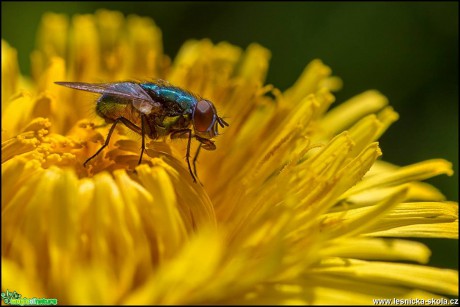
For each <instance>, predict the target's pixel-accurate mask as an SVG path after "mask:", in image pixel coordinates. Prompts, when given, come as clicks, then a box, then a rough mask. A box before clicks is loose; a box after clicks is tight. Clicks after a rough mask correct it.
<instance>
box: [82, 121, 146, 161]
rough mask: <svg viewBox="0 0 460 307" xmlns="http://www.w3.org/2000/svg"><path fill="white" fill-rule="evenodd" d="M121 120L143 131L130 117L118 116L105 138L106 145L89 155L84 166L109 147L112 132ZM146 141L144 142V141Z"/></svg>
mask: <svg viewBox="0 0 460 307" xmlns="http://www.w3.org/2000/svg"><path fill="white" fill-rule="evenodd" d="M119 122H122V123H123V124H125V126H127V127H128V128H130V129H131V130H133V131H135V132H137V133H141V132H142V131H141V129H140V128H139V127H138V126H136V125H135V124H133V123H132V122H130V121H129V120H128V119H126V118H125V117H123V116H120V117H118V118H117V119H116V120H115V121H114V122H113V124H112V127H110V130H109V133H108V134H107V137H106V139H105V143H104V145H102V146H101V148H99V150H98V151H96V153H95V154H94V155H92V156H91V157H89V158H88V159H87V160H86V161H85V162H84V163H83V166H84V167H86V164H87V163H88V162H89V161H91V160H92V159H94V158H95V157H96V156H97V155H98V154H99V153H100V152H101V151H102V150H103V149H104V148H106V147H107V145H109V142H110V138H111V137H112V133H113V131H114V130H115V127H116V126H117V124H118V123H119ZM142 141H144V138H142ZM143 143H144V142H143ZM141 159H142V154H141Z"/></svg>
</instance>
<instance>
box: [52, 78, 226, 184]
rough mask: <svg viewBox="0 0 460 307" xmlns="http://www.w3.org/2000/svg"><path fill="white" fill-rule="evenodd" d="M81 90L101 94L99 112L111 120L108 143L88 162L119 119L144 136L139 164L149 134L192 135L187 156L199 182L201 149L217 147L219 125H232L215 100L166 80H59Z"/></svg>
mask: <svg viewBox="0 0 460 307" xmlns="http://www.w3.org/2000/svg"><path fill="white" fill-rule="evenodd" d="M55 83H56V84H59V85H63V86H66V87H70V88H73V89H77V90H82V91H87V92H93V93H98V94H101V96H100V97H99V99H98V100H97V102H96V113H97V114H98V115H99V116H100V117H102V118H103V119H105V121H106V123H111V124H112V127H111V128H110V130H109V133H108V135H107V138H106V140H105V143H104V145H102V147H101V148H99V150H98V151H97V152H96V153H95V154H94V155H92V156H91V157H89V158H88V159H87V160H86V161H85V163H83V165H84V166H86V164H87V163H88V162H89V161H90V160H91V159H93V158H94V157H96V156H97V155H98V154H99V153H100V152H101V151H102V150H103V149H104V148H105V147H106V146H107V145H108V144H109V141H110V137H111V136H112V133H113V131H114V130H115V127H116V125H117V124H118V123H120V122H121V123H123V124H124V125H126V126H127V127H128V128H129V129H131V130H133V131H134V132H136V133H138V134H140V135H141V136H142V148H141V154H140V157H139V162H138V164H141V162H142V156H143V154H144V150H145V135H147V136H148V137H149V138H150V139H152V140H155V139H157V138H159V137H161V136H167V135H170V138H171V139H175V138H188V144H187V153H186V160H187V165H188V169H189V172H190V175H191V176H192V178H193V181H194V182H196V178H197V173H196V160H197V158H198V154H199V152H200V149H201V148H203V149H205V150H215V149H216V145H215V144H214V142H213V141H212V140H211V139H212V138H214V137H215V136H217V135H218V134H219V133H218V131H217V128H218V126H221V127H222V128H224V127H225V126H228V123H226V122H225V121H224V120H223V119H222V118H221V117H219V116H218V115H217V110H216V108H215V107H214V105H213V103H212V102H211V101H209V100H206V99H203V98H201V97H199V96H197V95H195V94H192V93H190V92H188V91H186V90H183V89H181V88H179V87H175V86H172V85H170V84H169V83H168V82H166V81H162V80H160V81H156V82H146V83H139V82H130V81H126V82H114V83H83V82H55ZM193 137H194V138H195V139H196V140H197V141H198V142H200V145H199V146H198V149H197V151H196V154H195V157H194V159H193V172H192V168H191V166H190V144H191V140H192V138H193Z"/></svg>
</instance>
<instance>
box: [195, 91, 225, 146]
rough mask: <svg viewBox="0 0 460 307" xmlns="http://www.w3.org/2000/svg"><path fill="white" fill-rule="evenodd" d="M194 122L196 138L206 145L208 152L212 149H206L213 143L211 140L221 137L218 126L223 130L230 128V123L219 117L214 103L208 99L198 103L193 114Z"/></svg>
mask: <svg viewBox="0 0 460 307" xmlns="http://www.w3.org/2000/svg"><path fill="white" fill-rule="evenodd" d="M192 122H193V129H194V131H195V137H196V138H197V139H198V140H199V141H200V142H202V143H203V144H205V146H204V147H203V149H208V150H212V149H211V148H206V144H210V143H212V141H210V139H212V138H213V137H215V136H217V135H219V133H218V131H217V128H218V126H221V127H222V128H224V127H225V126H228V123H227V122H225V121H224V120H223V119H222V118H221V117H219V116H218V115H217V111H216V108H215V107H214V105H213V104H212V102H211V101H209V100H206V99H201V100H199V101H198V102H197V103H196V105H195V107H194V109H193V112H192ZM206 141H208V142H206ZM214 148H215V147H214Z"/></svg>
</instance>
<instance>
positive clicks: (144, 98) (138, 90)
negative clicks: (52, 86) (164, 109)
mask: <svg viewBox="0 0 460 307" xmlns="http://www.w3.org/2000/svg"><path fill="white" fill-rule="evenodd" d="M54 83H56V84H58V85H62V86H66V87H70V88H73V89H76V90H81V91H87V92H92V93H98V94H103V95H113V96H116V97H120V98H125V99H130V100H133V102H135V104H136V105H138V104H140V105H146V104H147V105H149V106H150V108H160V107H161V105H160V104H159V103H158V102H155V101H154V100H153V99H152V97H150V96H149V94H147V93H146V92H145V90H144V89H143V88H142V87H140V86H139V85H138V84H136V83H133V82H118V83H84V82H54Z"/></svg>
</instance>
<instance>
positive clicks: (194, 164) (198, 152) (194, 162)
mask: <svg viewBox="0 0 460 307" xmlns="http://www.w3.org/2000/svg"><path fill="white" fill-rule="evenodd" d="M201 145H203V143H200V145H199V146H198V149H197V150H196V153H195V157H194V158H193V174H195V177H196V178H198V175H197V173H196V160H197V159H198V155H199V154H200V150H201Z"/></svg>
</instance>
